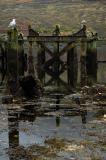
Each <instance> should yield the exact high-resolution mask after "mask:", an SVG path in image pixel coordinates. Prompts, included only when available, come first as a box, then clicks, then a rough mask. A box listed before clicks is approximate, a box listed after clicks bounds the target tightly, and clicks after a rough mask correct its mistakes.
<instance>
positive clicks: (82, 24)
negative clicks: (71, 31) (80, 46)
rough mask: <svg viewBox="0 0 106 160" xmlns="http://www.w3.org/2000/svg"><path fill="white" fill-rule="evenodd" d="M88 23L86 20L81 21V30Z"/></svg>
mask: <svg viewBox="0 0 106 160" xmlns="http://www.w3.org/2000/svg"><path fill="white" fill-rule="evenodd" d="M86 23H87V22H86V20H82V21H81V29H82V28H83V27H84V25H86Z"/></svg>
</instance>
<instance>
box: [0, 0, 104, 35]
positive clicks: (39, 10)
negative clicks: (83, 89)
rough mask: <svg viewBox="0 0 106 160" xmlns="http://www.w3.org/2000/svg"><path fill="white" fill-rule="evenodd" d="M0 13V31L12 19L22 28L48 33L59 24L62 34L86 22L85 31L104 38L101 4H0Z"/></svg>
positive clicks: (0, 0)
mask: <svg viewBox="0 0 106 160" xmlns="http://www.w3.org/2000/svg"><path fill="white" fill-rule="evenodd" d="M76 1H77V2H76ZM0 10H1V14H0V28H6V27H7V26H8V24H9V22H10V20H11V19H12V18H13V17H15V18H16V19H17V22H18V24H19V25H20V26H22V27H23V28H26V25H28V24H32V25H33V26H34V27H36V28H47V29H48V28H52V27H53V26H54V25H55V24H60V25H61V27H62V29H65V30H71V29H72V30H73V29H74V28H75V29H77V28H79V27H80V22H81V20H83V19H86V20H87V24H88V26H89V27H92V28H94V29H95V30H97V31H98V32H99V33H100V34H102V35H105V36H106V1H104V0H103V1H102V0H101V1H87V0H85V1H84V0H83V1H81V0H74V2H72V1H71V0H61V1H60V0H0Z"/></svg>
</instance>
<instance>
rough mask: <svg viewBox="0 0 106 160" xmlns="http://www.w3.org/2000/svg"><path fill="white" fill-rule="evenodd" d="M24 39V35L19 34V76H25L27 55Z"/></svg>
mask: <svg viewBox="0 0 106 160" xmlns="http://www.w3.org/2000/svg"><path fill="white" fill-rule="evenodd" d="M23 45H24V39H23V35H22V33H20V34H19V36H18V61H19V62H18V74H19V76H23V75H24V71H25V66H26V62H25V54H24V46H23Z"/></svg>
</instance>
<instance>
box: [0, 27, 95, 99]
mask: <svg viewBox="0 0 106 160" xmlns="http://www.w3.org/2000/svg"><path fill="white" fill-rule="evenodd" d="M97 38H98V36H97V33H92V32H90V31H88V30H87V27H86V26H85V25H84V26H83V28H81V29H80V30H79V31H77V32H76V33H73V34H70V35H64V34H62V33H61V30H60V28H59V27H58V26H56V28H55V29H54V31H53V32H52V33H51V35H50V34H49V35H48V34H47V35H45V34H43V35H42V34H40V33H38V32H37V31H35V30H34V29H32V28H31V26H29V27H28V35H27V36H24V35H23V33H22V32H19V31H18V29H17V27H14V29H10V30H8V32H7V36H6V38H5V39H4V40H1V41H0V62H1V69H0V70H1V73H2V77H1V84H2V82H3V80H4V78H5V77H6V79H7V86H8V88H9V91H10V92H11V94H14V95H25V96H32V95H37V96H39V95H41V94H42V92H43V87H42V86H55V87H57V88H59V89H60V88H61V86H62V87H64V88H66V89H67V90H69V89H71V88H75V87H76V85H77V84H78V83H79V84H80V85H81V86H84V85H86V84H89V83H91V82H96V80H97V48H96V41H97ZM20 93H21V94H20Z"/></svg>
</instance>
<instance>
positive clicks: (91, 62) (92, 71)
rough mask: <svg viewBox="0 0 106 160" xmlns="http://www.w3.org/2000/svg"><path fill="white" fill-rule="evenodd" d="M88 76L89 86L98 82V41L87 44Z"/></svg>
mask: <svg viewBox="0 0 106 160" xmlns="http://www.w3.org/2000/svg"><path fill="white" fill-rule="evenodd" d="M86 67H87V76H88V84H92V83H93V82H96V81H97V47H96V40H91V41H89V42H88V43H87V64H86Z"/></svg>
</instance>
